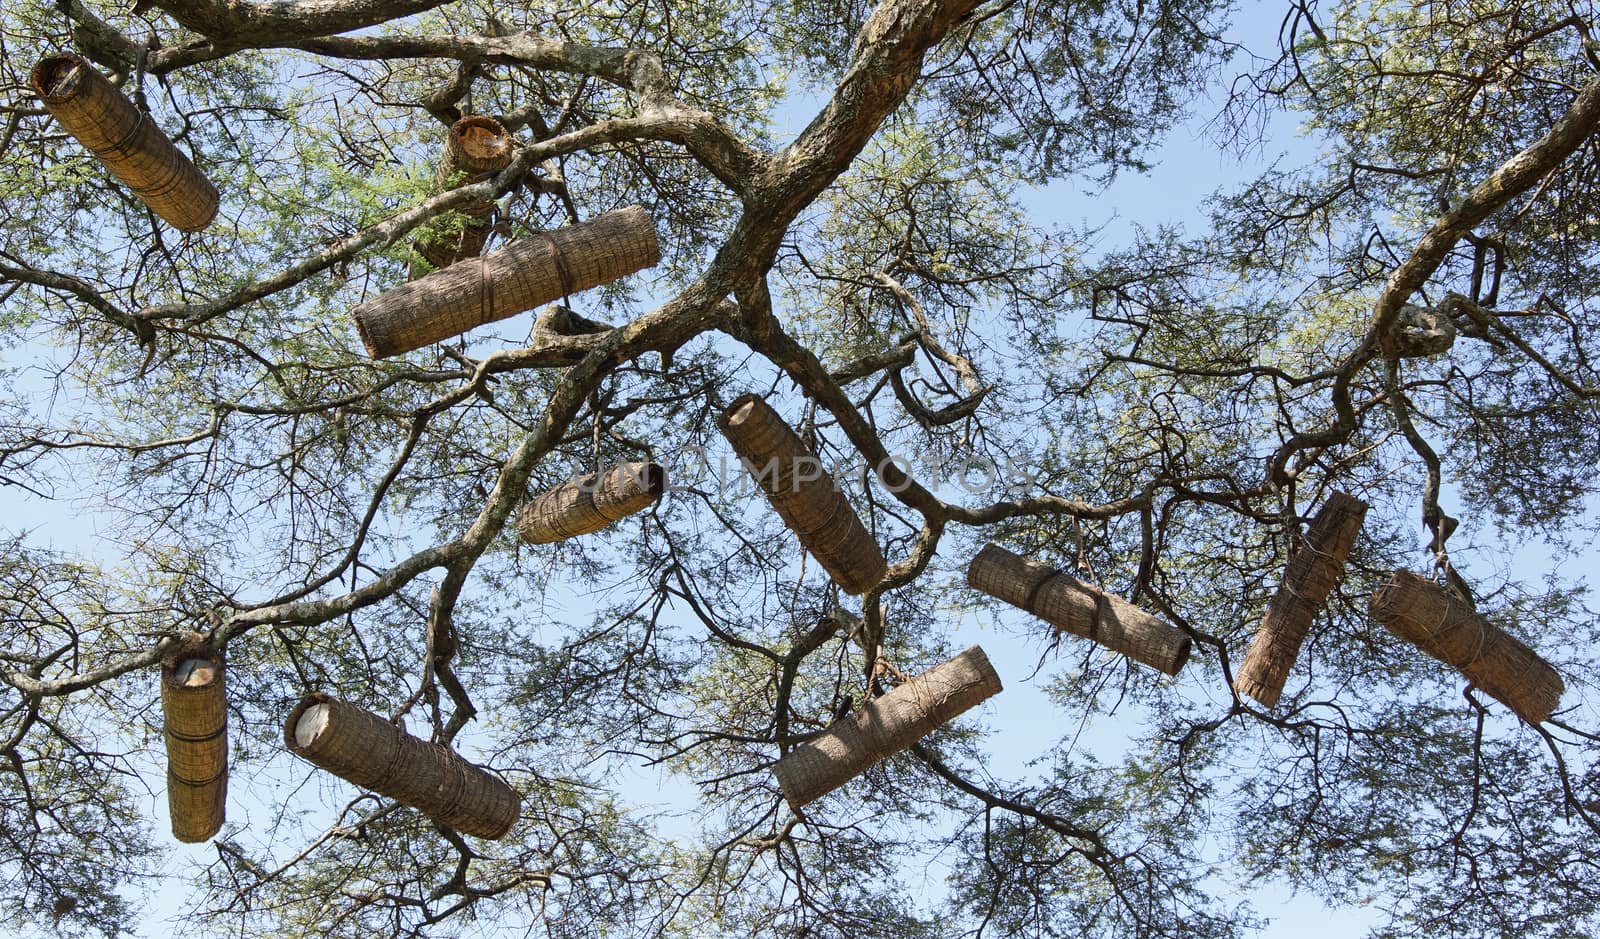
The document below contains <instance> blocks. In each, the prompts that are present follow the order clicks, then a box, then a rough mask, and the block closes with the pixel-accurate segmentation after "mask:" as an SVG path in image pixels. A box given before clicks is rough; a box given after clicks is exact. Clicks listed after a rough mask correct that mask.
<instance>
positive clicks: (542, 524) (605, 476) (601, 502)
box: [517, 463, 667, 544]
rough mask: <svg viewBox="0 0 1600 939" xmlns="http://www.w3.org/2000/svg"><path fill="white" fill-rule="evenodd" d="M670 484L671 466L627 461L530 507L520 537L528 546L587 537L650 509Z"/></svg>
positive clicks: (566, 486) (522, 515)
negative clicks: (580, 536) (591, 533)
mask: <svg viewBox="0 0 1600 939" xmlns="http://www.w3.org/2000/svg"><path fill="white" fill-rule="evenodd" d="M666 488H667V473H666V470H664V469H662V468H661V467H660V466H658V465H656V464H655V463H623V464H620V465H618V466H613V467H611V468H610V469H608V470H606V471H605V472H603V473H589V474H586V475H584V476H579V477H578V478H576V479H570V480H568V481H566V482H564V483H562V484H561V485H559V486H557V487H556V488H554V489H551V490H549V491H548V492H545V493H542V494H541V495H539V497H538V498H536V499H534V500H533V501H532V502H529V503H528V504H527V505H524V506H523V507H522V510H521V511H520V512H518V513H517V536H518V537H519V538H521V539H522V540H523V541H525V542H527V543H528V544H549V543H551V542H553V541H564V540H565V539H567V538H576V537H577V536H579V535H587V534H589V533H590V532H596V531H599V530H600V529H602V528H604V527H606V526H607V525H610V524H611V523H612V522H614V521H617V520H618V519H620V518H624V517H626V516H629V515H632V514H633V513H635V512H638V511H642V510H643V509H646V508H649V507H650V506H652V505H654V504H655V503H656V501H657V500H658V499H660V498H661V493H663V492H665V491H666Z"/></svg>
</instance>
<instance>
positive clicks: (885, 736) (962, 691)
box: [772, 646, 1001, 810]
mask: <svg viewBox="0 0 1600 939" xmlns="http://www.w3.org/2000/svg"><path fill="white" fill-rule="evenodd" d="M1000 690H1001V685H1000V676H999V675H997V674H995V671H994V666H992V665H990V664H989V657H988V656H986V655H984V654H983V650H982V649H981V648H979V647H977V646H973V647H972V648H970V649H968V650H966V651H965V652H963V653H961V654H960V655H958V656H956V657H955V658H953V659H950V660H949V661H947V662H942V663H940V664H938V665H935V666H934V667H933V668H930V669H928V670H927V671H926V672H923V673H922V674H921V675H918V676H917V677H915V678H913V679H911V680H910V681H908V682H906V683H905V684H903V685H900V686H898V687H896V688H894V689H893V690H891V691H890V692H889V693H888V694H885V695H882V696H881V697H877V698H873V699H871V700H870V701H868V702H867V703H866V704H864V705H863V706H862V707H861V708H860V709H859V710H857V711H854V712H852V713H850V714H846V715H845V716H844V717H841V718H839V719H838V720H836V721H834V722H833V723H832V724H831V725H829V726H828V729H827V730H825V731H823V732H822V733H821V734H820V735H818V736H816V737H813V738H812V739H810V740H807V741H806V742H805V743H802V744H800V745H799V746H797V747H795V748H794V749H793V750H790V751H789V752H788V754H787V755H785V756H784V757H783V759H781V760H779V761H778V762H777V763H776V764H775V765H774V766H773V767H772V773H773V775H774V776H776V777H777V780H778V787H779V788H780V789H782V790H783V797H784V799H785V800H786V801H787V802H788V803H789V807H790V808H792V809H797V810H798V809H799V808H800V807H801V806H804V805H806V804H807V803H809V802H813V801H815V800H817V799H820V798H822V797H823V796H825V795H827V794H828V793H830V792H832V791H833V790H835V789H837V788H839V787H840V786H842V785H844V784H845V783H847V782H849V781H850V780H851V779H854V778H855V777H857V776H859V775H861V774H862V773H864V772H866V771H867V769H868V768H870V767H871V766H872V765H873V764H874V763H877V762H878V761H880V760H883V759H887V758H888V757H891V756H893V755H894V754H896V753H899V752H900V751H901V750H904V749H906V748H907V747H909V746H911V745H912V744H914V743H916V742H917V741H918V740H921V739H922V738H923V737H926V736H927V735H928V734H930V733H932V732H933V731H934V730H936V729H938V728H939V727H940V726H942V725H944V724H947V723H949V722H950V721H952V720H954V719H955V718H956V717H957V716H959V715H960V714H961V713H962V712H964V711H966V710H967V709H969V708H971V707H973V706H974V705H976V704H979V703H980V702H982V701H985V700H987V699H989V698H991V697H993V696H995V695H997V694H999V693H1000Z"/></svg>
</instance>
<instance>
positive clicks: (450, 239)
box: [416, 114, 512, 268]
mask: <svg viewBox="0 0 1600 939" xmlns="http://www.w3.org/2000/svg"><path fill="white" fill-rule="evenodd" d="M511 143H512V141H511V134H510V133H509V132H508V131H507V130H506V129H505V126H504V125H502V124H501V123H500V122H499V121H497V120H495V119H494V118H492V117H488V116H486V115H482V114H478V115H473V116H471V117H463V118H462V119H461V120H459V121H456V122H455V123H454V124H452V125H450V133H449V135H448V136H447V137H446V138H445V145H444V154H443V156H441V157H440V159H439V171H438V173H437V176H436V182H437V185H438V188H440V189H444V188H445V187H446V186H449V185H452V184H455V185H467V184H469V183H476V182H482V181H483V180H485V179H488V178H489V177H491V176H493V175H494V174H496V173H498V172H500V171H501V170H503V169H505V168H506V167H507V166H508V165H510V163H511V150H512V148H511ZM463 175H464V176H465V178H464V179H457V177H458V176H463ZM456 211H457V212H460V213H461V214H463V215H465V216H466V217H467V218H466V221H465V223H464V224H463V225H462V226H461V229H460V230H459V231H451V232H445V233H437V234H431V235H423V236H422V237H420V238H418V239H417V241H416V247H417V253H418V254H421V255H422V256H423V257H425V258H427V259H428V263H429V264H432V265H433V266H434V267H436V268H443V267H449V266H450V265H452V264H454V263H456V262H457V261H459V260H461V259H462V258H474V257H477V256H478V253H479V252H481V251H482V250H483V243H484V241H485V240H486V239H487V238H488V236H489V222H488V219H489V216H490V215H491V214H493V213H494V200H492V199H482V200H477V201H473V202H469V203H467V204H466V205H464V206H460V207H458V208H457V209H456Z"/></svg>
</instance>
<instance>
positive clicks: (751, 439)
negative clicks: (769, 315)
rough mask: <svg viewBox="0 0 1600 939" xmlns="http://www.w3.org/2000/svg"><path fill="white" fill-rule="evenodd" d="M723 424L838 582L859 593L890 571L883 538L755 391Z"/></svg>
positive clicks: (730, 408)
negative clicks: (880, 543) (870, 529)
mask: <svg viewBox="0 0 1600 939" xmlns="http://www.w3.org/2000/svg"><path fill="white" fill-rule="evenodd" d="M721 424H722V432H723V434H724V435H726V436H727V438H728V442H729V443H731V444H733V449H734V452H735V453H737V454H738V455H739V457H740V459H741V460H742V461H743V462H744V464H745V469H747V470H749V471H750V474H751V475H752V476H753V477H755V481H756V483H757V484H758V485H759V486H760V487H761V489H762V490H763V491H764V492H766V494H767V499H768V501H770V502H771V503H772V507H773V508H774V509H776V510H777V512H778V515H779V517H781V518H782V519H783V523H784V524H785V525H787V526H789V529H790V530H791V531H793V532H794V533H795V536H796V537H798V538H799V539H800V544H801V545H803V546H804V547H805V549H806V550H807V551H810V552H811V554H812V555H813V556H814V557H816V559H817V561H818V563H820V564H821V565H822V568H823V570H825V571H827V572H828V576H830V577H832V578H833V580H834V583H837V584H838V585H839V586H840V587H842V588H844V590H845V591H846V592H848V593H852V594H857V595H859V594H863V593H866V592H867V591H868V590H871V589H872V588H873V587H874V586H876V585H877V583H878V581H880V580H882V579H883V577H884V574H886V573H887V572H888V564H886V563H885V562H884V559H883V552H882V551H881V550H880V549H879V548H878V543H877V542H876V541H874V540H873V539H872V535H871V534H869V533H868V532H867V529H866V527H865V526H863V525H862V524H861V518H860V517H859V516H857V515H856V511H855V509H853V508H851V507H850V502H849V500H847V499H846V498H845V497H844V493H842V492H840V491H839V486H838V484H837V483H835V482H834V480H833V477H832V476H830V475H828V472H827V471H826V470H824V469H823V468H822V461H821V460H819V459H818V458H817V456H816V454H814V453H812V452H811V451H810V450H809V449H807V448H806V445H805V444H804V443H803V442H801V440H800V438H799V436H798V435H796V434H795V432H794V431H793V430H792V429H791V428H790V427H789V425H788V424H785V423H784V422H783V419H782V418H781V417H779V416H778V413H777V412H776V411H774V410H772V408H771V407H769V406H768V405H767V403H766V402H765V401H763V400H761V399H760V398H758V397H756V396H755V395H742V396H740V397H739V398H738V399H736V400H735V401H734V402H733V404H731V405H729V406H728V409H727V410H726V411H724V412H723V415H722V420H721Z"/></svg>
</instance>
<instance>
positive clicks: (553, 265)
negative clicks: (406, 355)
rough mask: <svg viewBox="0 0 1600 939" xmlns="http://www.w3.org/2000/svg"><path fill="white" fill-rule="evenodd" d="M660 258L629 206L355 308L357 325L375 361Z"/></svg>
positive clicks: (646, 222)
mask: <svg viewBox="0 0 1600 939" xmlns="http://www.w3.org/2000/svg"><path fill="white" fill-rule="evenodd" d="M659 260H661V246H660V245H659V244H658V243H657V242H656V228H655V223H654V222H653V221H651V219H650V215H649V213H648V212H646V211H645V210H644V209H643V208H642V207H640V206H636V205H635V206H629V207H628V208H626V209H618V210H616V211H614V212H607V213H606V214H604V215H600V216H597V217H595V218H592V219H590V220H588V221H586V222H580V223H579V224H577V225H570V226H568V227H566V228H558V229H556V230H555V231H551V232H545V233H543V234H540V235H536V236H534V237H532V238H524V239H521V240H518V241H513V242H512V243H511V244H509V245H506V246H505V247H504V248H501V249H500V250H498V251H494V252H491V253H490V254H488V255H486V256H484V257H481V258H471V259H468V260H465V261H460V262H458V263H456V264H452V265H450V266H449V267H447V268H445V269H444V270H440V271H434V272H433V273H432V274H429V275H427V276H426V277H419V278H418V279H416V280H414V281H411V282H410V283H406V284H401V285H400V286H398V287H395V288H393V289H391V290H387V291H385V292H384V293H382V294H380V295H378V296H377V297H374V298H373V299H371V300H369V301H367V302H366V303H363V304H361V305H360V306H358V307H356V310H355V318H356V328H357V329H358V330H359V331H360V332H361V341H362V342H363V343H365V345H366V347H367V352H368V353H369V354H370V355H371V356H372V357H373V358H383V357H385V356H390V355H398V354H400V353H402V352H409V351H411V350H412V349H420V348H422V347H423V346H425V345H428V344H429V343H434V342H438V341H439V340H441V339H448V338H450V337H451V336H459V335H460V334H462V333H464V332H466V331H467V330H469V329H471V328H473V327H474V326H481V325H483V324H485V323H492V322H495V321H496V320H503V319H505V318H507V317H510V316H515V315H517V314H518V313H521V312H523V311H525V310H531V309H533V308H534V307H536V306H539V305H540V304H542V303H549V302H550V301H552V300H559V299H561V298H563V297H565V296H567V295H568V294H572V293H577V292H578V291H580V290H588V289H589V288H591V287H598V286H600V285H601V284H606V283H610V282H611V281H613V280H616V279H617V278H619V277H623V276H626V275H628V274H632V273H633V272H635V271H638V270H643V269H644V268H647V267H651V266H652V265H654V264H655V263H656V262H657V261H659Z"/></svg>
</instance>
